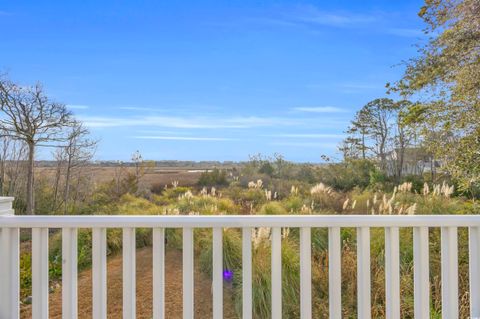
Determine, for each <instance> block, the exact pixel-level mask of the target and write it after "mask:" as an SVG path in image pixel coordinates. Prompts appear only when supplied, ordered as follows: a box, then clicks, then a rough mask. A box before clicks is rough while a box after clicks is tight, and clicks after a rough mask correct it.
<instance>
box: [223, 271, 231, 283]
mask: <svg viewBox="0 0 480 319" xmlns="http://www.w3.org/2000/svg"><path fill="white" fill-rule="evenodd" d="M232 278H233V271H231V270H230V269H225V270H224V271H223V280H225V281H232Z"/></svg>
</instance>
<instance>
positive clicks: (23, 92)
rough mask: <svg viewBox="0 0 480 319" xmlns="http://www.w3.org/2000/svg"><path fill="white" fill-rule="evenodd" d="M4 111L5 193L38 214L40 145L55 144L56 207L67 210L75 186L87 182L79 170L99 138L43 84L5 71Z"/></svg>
mask: <svg viewBox="0 0 480 319" xmlns="http://www.w3.org/2000/svg"><path fill="white" fill-rule="evenodd" d="M0 111H1V112H0V138H1V143H0V195H2V196H15V198H16V199H17V202H21V204H19V203H17V206H19V207H20V209H24V211H25V213H27V214H34V213H35V203H36V201H35V187H36V186H37V185H36V183H35V180H36V178H35V156H36V154H37V150H38V148H49V149H51V150H52V153H53V155H54V157H55V159H56V161H57V167H56V171H55V177H54V181H53V185H51V187H53V189H54V195H53V197H54V198H53V201H52V207H51V209H52V210H58V209H59V208H60V207H62V206H63V209H64V210H65V211H66V210H67V209H68V206H69V204H70V201H71V200H72V194H71V189H72V185H73V183H74V182H76V183H79V181H80V180H81V179H80V177H81V176H79V174H80V173H79V172H80V171H81V168H82V167H85V166H86V164H87V163H88V162H89V161H90V160H91V159H92V157H93V154H94V151H95V148H96V144H97V141H95V140H93V139H91V138H90V137H89V131H88V129H86V128H85V127H84V126H83V124H82V123H81V122H80V121H78V120H77V119H76V118H75V117H74V115H73V114H72V113H71V112H70V111H69V110H68V109H67V107H66V106H65V104H62V103H58V102H56V101H54V100H52V99H51V98H49V97H48V96H47V94H46V93H45V91H44V89H43V86H42V85H41V84H35V85H33V86H23V85H20V84H18V83H15V82H13V81H12V80H11V79H9V78H8V76H7V75H5V74H3V75H1V76H0ZM74 173H76V175H75V177H76V179H75V181H73V179H72V176H73V174H74ZM76 195H78V194H76ZM22 204H23V205H22Z"/></svg>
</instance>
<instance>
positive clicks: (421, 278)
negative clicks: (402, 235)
mask: <svg viewBox="0 0 480 319" xmlns="http://www.w3.org/2000/svg"><path fill="white" fill-rule="evenodd" d="M428 243H429V240H428V228H427V227H414V228H413V267H414V270H413V285H414V297H413V302H414V316H415V318H430V277H429V276H430V271H429V269H430V265H429V249H428Z"/></svg>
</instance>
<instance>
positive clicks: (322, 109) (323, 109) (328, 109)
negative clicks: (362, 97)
mask: <svg viewBox="0 0 480 319" xmlns="http://www.w3.org/2000/svg"><path fill="white" fill-rule="evenodd" d="M293 110H294V111H297V112H310V113H345V112H347V111H346V110H344V109H341V108H339V107H335V106H313V107H294V108H293Z"/></svg>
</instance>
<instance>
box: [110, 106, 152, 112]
mask: <svg viewBox="0 0 480 319" xmlns="http://www.w3.org/2000/svg"><path fill="white" fill-rule="evenodd" d="M119 109H120V110H127V111H155V110H156V109H154V108H151V107H140V106H120V107H119Z"/></svg>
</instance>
